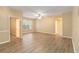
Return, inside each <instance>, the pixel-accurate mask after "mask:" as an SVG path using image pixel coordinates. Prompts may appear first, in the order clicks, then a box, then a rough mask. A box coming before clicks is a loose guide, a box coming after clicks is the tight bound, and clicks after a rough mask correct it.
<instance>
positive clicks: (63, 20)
mask: <svg viewBox="0 0 79 59" xmlns="http://www.w3.org/2000/svg"><path fill="white" fill-rule="evenodd" d="M78 19H79V7H78V6H0V53H77V52H79V20H78Z"/></svg>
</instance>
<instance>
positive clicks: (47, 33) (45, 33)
mask: <svg viewBox="0 0 79 59" xmlns="http://www.w3.org/2000/svg"><path fill="white" fill-rule="evenodd" d="M38 33H45V34H53V33H48V32H38Z"/></svg>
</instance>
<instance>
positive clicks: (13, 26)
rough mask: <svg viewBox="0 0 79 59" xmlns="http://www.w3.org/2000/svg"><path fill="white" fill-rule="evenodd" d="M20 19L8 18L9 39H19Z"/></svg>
mask: <svg viewBox="0 0 79 59" xmlns="http://www.w3.org/2000/svg"><path fill="white" fill-rule="evenodd" d="M20 27H21V26H20V19H19V18H16V17H10V35H11V38H21V28H20Z"/></svg>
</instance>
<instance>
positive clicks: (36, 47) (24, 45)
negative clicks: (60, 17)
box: [0, 33, 73, 53]
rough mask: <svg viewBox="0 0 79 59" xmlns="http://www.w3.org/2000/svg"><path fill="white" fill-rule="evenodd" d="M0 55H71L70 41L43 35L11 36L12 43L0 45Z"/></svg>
mask: <svg viewBox="0 0 79 59" xmlns="http://www.w3.org/2000/svg"><path fill="white" fill-rule="evenodd" d="M0 53H73V46H72V40H71V39H68V38H63V37H60V36H57V35H50V34H43V33H29V34H24V35H23V39H16V38H15V37H13V36H12V42H10V43H6V44H2V45H0Z"/></svg>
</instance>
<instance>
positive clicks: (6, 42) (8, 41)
mask: <svg viewBox="0 0 79 59" xmlns="http://www.w3.org/2000/svg"><path fill="white" fill-rule="evenodd" d="M9 42H10V40H8V41H5V42H1V43H0V44H5V43H9Z"/></svg>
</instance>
